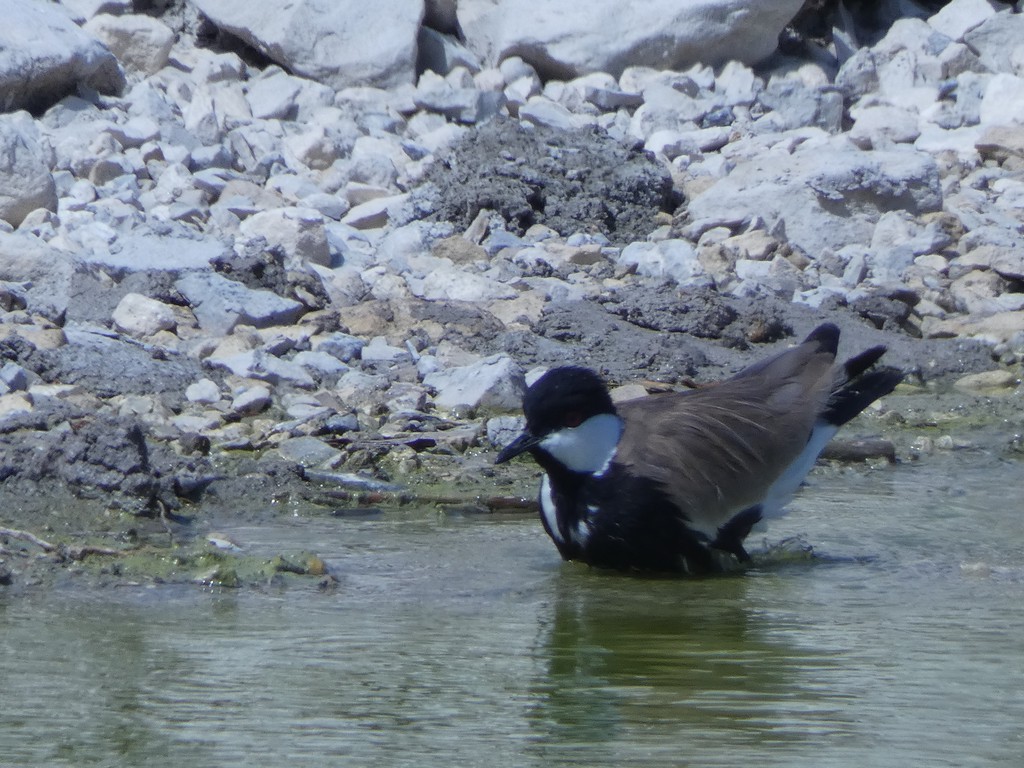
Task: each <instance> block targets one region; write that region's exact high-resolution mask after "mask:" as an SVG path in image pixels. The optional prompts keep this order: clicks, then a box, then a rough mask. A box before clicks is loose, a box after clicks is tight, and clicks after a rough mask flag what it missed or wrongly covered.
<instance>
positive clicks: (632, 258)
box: [618, 240, 704, 284]
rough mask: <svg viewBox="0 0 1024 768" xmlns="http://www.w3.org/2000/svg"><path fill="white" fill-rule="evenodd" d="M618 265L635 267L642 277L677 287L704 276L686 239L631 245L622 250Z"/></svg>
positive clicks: (694, 252)
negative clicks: (658, 278)
mask: <svg viewBox="0 0 1024 768" xmlns="http://www.w3.org/2000/svg"><path fill="white" fill-rule="evenodd" d="M618 263H619V265H620V266H623V267H633V266H635V268H636V271H637V272H638V273H639V274H641V275H647V276H649V277H667V278H669V279H671V280H675V281H676V282H677V283H680V284H685V283H686V282H687V281H688V280H691V279H693V278H695V277H698V276H700V275H702V274H703V273H704V268H703V267H702V266H701V263H700V260H699V259H698V258H697V250H696V249H695V248H694V247H693V246H692V245H690V243H688V242H687V241H685V240H662V241H660V242H656V243H645V242H636V243H630V244H629V245H627V246H626V247H625V248H623V249H622V252H621V253H620V254H619V258H618Z"/></svg>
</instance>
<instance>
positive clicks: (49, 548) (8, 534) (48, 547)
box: [0, 528, 57, 552]
mask: <svg viewBox="0 0 1024 768" xmlns="http://www.w3.org/2000/svg"><path fill="white" fill-rule="evenodd" d="M0 536H3V537H4V538H8V539H21V540H22V541H27V542H28V543H29V544H35V545H36V546H37V547H39V548H40V549H41V550H43V551H44V552H53V551H54V550H55V549H57V546H56V545H55V544H51V543H50V542H48V541H46V540H45V539H40V538H39V537H38V536H36V535H35V534H34V533H29V532H28V531H21V530H18V529H17V528H0Z"/></svg>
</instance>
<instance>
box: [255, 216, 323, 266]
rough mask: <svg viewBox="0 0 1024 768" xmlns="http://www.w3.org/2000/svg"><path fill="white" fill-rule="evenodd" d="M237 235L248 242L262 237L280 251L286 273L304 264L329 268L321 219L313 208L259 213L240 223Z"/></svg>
mask: <svg viewBox="0 0 1024 768" xmlns="http://www.w3.org/2000/svg"><path fill="white" fill-rule="evenodd" d="M239 232H240V233H241V234H242V235H244V236H245V237H249V238H255V237H263V238H264V239H265V240H266V241H267V245H268V246H270V247H272V248H277V249H280V250H281V251H282V252H283V253H284V255H285V266H286V267H287V268H288V269H301V268H302V266H303V264H305V263H307V262H308V263H311V264H320V265H322V266H330V264H331V251H330V247H329V246H328V244H327V232H326V231H325V230H324V217H323V216H322V215H321V214H320V213H319V212H318V211H315V210H313V209H312V208H276V209H274V210H272V211H261V212H260V213H257V214H254V215H253V216H250V217H249V218H247V219H246V220H245V221H243V222H242V224H241V226H240V227H239Z"/></svg>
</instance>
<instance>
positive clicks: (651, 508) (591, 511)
mask: <svg viewBox="0 0 1024 768" xmlns="http://www.w3.org/2000/svg"><path fill="white" fill-rule="evenodd" d="M552 483H553V486H554V489H555V491H556V503H557V502H561V505H560V506H561V508H562V509H565V510H567V511H568V516H569V518H570V520H569V521H568V525H576V521H577V520H579V521H581V522H580V524H581V525H586V527H587V528H588V533H587V535H585V536H580V537H577V539H576V541H569V542H567V544H566V545H563V546H560V547H559V550H560V551H561V552H562V556H563V557H565V558H566V559H567V560H581V561H583V562H585V563H589V564H590V565H593V566H597V567H599V568H614V569H617V570H640V571H661V572H685V573H693V574H698V573H709V572H713V571H717V570H720V568H719V566H718V561H717V559H716V558H715V556H714V555H713V554H712V553H711V551H710V550H709V548H708V541H707V538H706V537H705V536H703V535H702V534H700V533H697V532H696V531H693V530H692V529H690V528H689V527H688V526H687V525H686V519H685V517H684V516H683V515H682V513H681V512H680V510H679V509H678V508H677V507H676V506H675V505H674V504H673V503H672V502H671V501H669V499H668V497H667V496H666V495H665V494H664V493H663V492H662V491H661V490H659V489H658V488H657V487H656V486H652V485H651V484H650V482H649V481H644V480H642V479H640V478H637V477H635V476H634V475H631V474H629V473H628V472H627V471H625V470H624V469H622V468H621V467H619V466H615V467H613V470H612V471H611V472H608V473H607V474H605V475H603V476H601V477H588V478H587V479H586V480H585V481H584V482H582V483H576V484H575V488H572V489H571V490H570V489H567V490H569V492H567V493H559V492H558V491H559V487H560V485H561V484H560V483H558V481H557V480H556V479H555V478H554V477H552ZM570 509H571V511H569V510H570ZM583 521H585V523H584V522H583Z"/></svg>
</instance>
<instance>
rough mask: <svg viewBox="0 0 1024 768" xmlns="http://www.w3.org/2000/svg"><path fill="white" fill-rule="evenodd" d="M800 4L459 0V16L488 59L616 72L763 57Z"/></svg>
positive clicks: (556, 72)
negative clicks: (630, 67) (517, 58)
mask: <svg viewBox="0 0 1024 768" xmlns="http://www.w3.org/2000/svg"><path fill="white" fill-rule="evenodd" d="M800 6H801V0H759V1H758V2H752V1H750V0H691V2H687V3H678V2H668V1H666V0H642V1H641V2H635V3H631V4H630V6H629V9H628V12H624V8H623V5H622V3H621V2H616V0H594V1H593V2H590V3H587V4H585V5H584V4H567V3H543V4H538V3H536V2H533V0H506V1H505V2H501V3H496V2H494V1H493V0H460V1H459V3H458V19H459V26H460V27H461V29H462V31H463V33H464V35H465V38H466V41H467V44H468V46H469V47H470V49H471V50H473V51H475V52H476V53H477V54H478V55H479V56H480V57H481V58H482V59H483V60H484V61H485V63H487V64H492V65H493V64H497V63H498V62H500V61H501V60H502V59H504V58H506V57H508V56H510V55H516V56H520V57H522V58H523V59H525V60H526V61H529V62H530V63H531V64H533V65H534V66H535V67H536V68H537V69H538V70H543V72H544V73H546V74H547V75H553V76H560V77H561V76H565V75H567V74H570V75H581V74H584V73H587V72H609V73H611V74H612V75H615V76H616V77H617V76H618V75H619V74H621V73H622V71H623V69H624V68H625V67H626V66H628V65H647V66H652V67H658V68H661V69H685V68H686V67H687V66H689V65H691V64H693V63H695V62H698V61H699V62H706V63H709V64H721V63H724V62H726V61H729V60H732V59H737V60H740V61H743V62H745V63H748V64H750V63H754V62H757V61H760V60H761V59H763V58H765V57H767V56H768V55H770V54H771V53H772V52H773V51H774V50H775V45H776V39H777V37H778V34H779V32H781V31H782V28H783V27H784V26H785V25H786V24H788V23H789V22H790V21H791V20H792V18H793V17H794V16H795V15H796V12H797V11H798V10H799V9H800ZM626 90H628V89H626Z"/></svg>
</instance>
